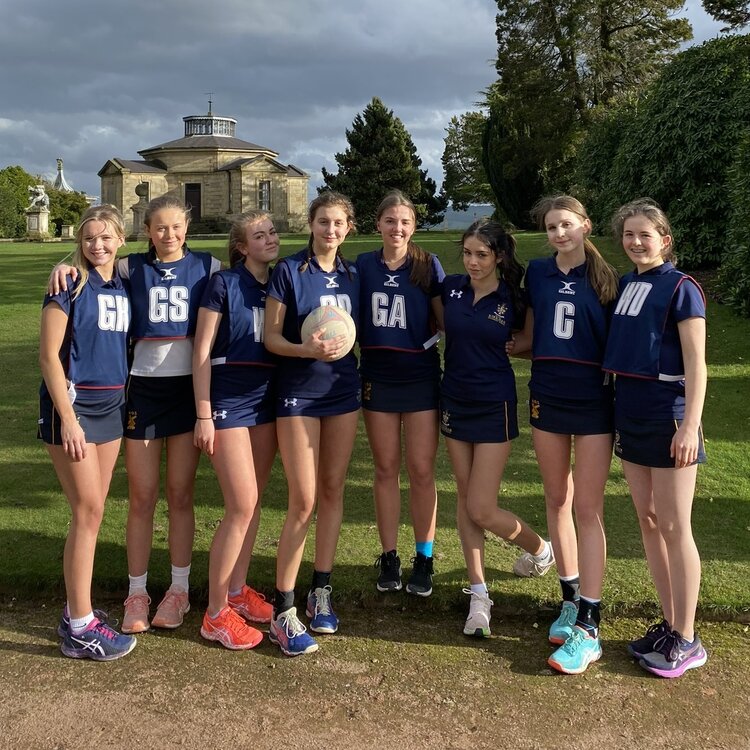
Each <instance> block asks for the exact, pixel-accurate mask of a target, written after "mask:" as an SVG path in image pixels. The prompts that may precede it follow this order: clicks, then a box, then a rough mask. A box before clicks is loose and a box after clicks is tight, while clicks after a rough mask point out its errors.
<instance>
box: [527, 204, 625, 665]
mask: <svg viewBox="0 0 750 750" xmlns="http://www.w3.org/2000/svg"><path fill="white" fill-rule="evenodd" d="M533 215H534V216H535V218H536V219H537V221H538V223H539V227H540V228H541V229H544V230H545V231H546V233H547V241H548V242H549V244H550V246H551V247H552V249H553V250H554V251H555V252H554V255H553V256H552V257H551V258H539V259H537V260H532V261H531V262H530V263H529V266H528V268H527V270H526V280H525V286H526V294H527V299H528V304H529V308H528V310H527V313H526V324H525V326H524V331H523V333H522V334H519V335H518V336H517V337H516V340H515V347H514V350H513V351H514V353H520V352H521V351H524V350H527V349H528V348H529V347H531V349H532V364H531V382H530V383H529V389H530V398H529V413H530V423H531V434H532V438H533V442H534V450H535V452H536V456H537V462H538V464H539V471H540V473H541V475H542V482H543V484H544V499H545V505H546V508H547V527H548V529H549V533H550V538H551V541H552V547H553V549H554V551H555V563H556V565H557V571H558V575H559V576H560V587H561V589H562V599H563V602H562V606H561V610H560V616H559V617H558V618H557V619H556V620H555V622H553V623H552V625H551V627H550V630H549V640H550V642H551V643H555V644H557V645H560V648H559V649H557V650H556V651H555V652H554V653H553V654H552V655H551V656H550V658H549V660H548V663H549V664H550V666H552V667H553V668H554V669H556V670H558V671H560V672H564V673H566V674H579V673H581V672H583V671H585V670H586V667H587V666H588V665H589V664H590V663H591V662H592V661H596V660H597V659H599V657H600V656H601V653H602V650H601V645H600V641H599V621H600V609H601V592H602V582H603V579H604V566H605V562H606V558H607V551H606V540H605V536H604V518H603V516H604V487H605V484H606V482H607V476H608V474H609V466H610V463H611V461H612V433H613V430H614V427H613V413H612V408H613V407H612V400H613V390H612V386H611V383H610V382H609V378H606V377H605V375H604V373H602V370H601V364H602V360H603V358H604V347H605V345H606V342H607V329H608V324H609V316H610V312H611V302H612V301H613V300H614V298H615V296H616V295H617V273H616V272H615V270H614V269H613V268H612V267H611V266H610V265H609V264H608V263H607V262H606V261H605V260H604V258H602V256H601V254H600V253H599V251H598V250H597V249H596V247H595V246H594V244H593V243H592V242H591V240H589V239H588V235H589V233H590V232H591V221H590V220H589V218H588V216H587V214H586V209H585V208H584V207H583V206H582V205H581V203H580V202H579V201H578V200H576V199H575V198H573V197H571V196H569V195H557V196H551V197H547V198H543V199H542V200H541V201H540V202H539V203H538V204H537V205H536V206H535V207H534V209H533ZM574 445H575V466H574V468H573V469H571V458H572V456H571V454H572V451H573V446H574ZM574 510H575V523H574V521H573V511H574ZM576 526H577V527H578V534H577V535H576ZM579 566H580V577H579ZM513 571H514V572H515V573H516V575H521V576H528V575H534V574H536V573H537V567H536V566H535V565H534V564H533V561H532V560H531V559H530V557H529V555H522V556H521V557H520V558H519V559H518V560H517V561H516V564H515V565H514V567H513Z"/></svg>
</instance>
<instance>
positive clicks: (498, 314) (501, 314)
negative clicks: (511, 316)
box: [487, 302, 508, 326]
mask: <svg viewBox="0 0 750 750" xmlns="http://www.w3.org/2000/svg"><path fill="white" fill-rule="evenodd" d="M507 312H508V305H507V304H506V303H505V302H501V303H500V304H499V305H498V306H497V310H495V312H493V313H490V314H489V315H488V316H487V320H494V321H495V323H499V324H500V325H501V326H504V325H505V314H506V313H507Z"/></svg>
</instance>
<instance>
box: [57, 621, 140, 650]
mask: <svg viewBox="0 0 750 750" xmlns="http://www.w3.org/2000/svg"><path fill="white" fill-rule="evenodd" d="M135 643H136V641H135V638H134V637H133V636H132V635H121V634H120V633H118V632H117V631H116V630H112V628H110V627H109V625H107V624H105V623H103V622H102V621H101V620H99V619H97V618H96V617H95V618H94V619H93V620H92V621H91V622H90V623H89V626H88V627H87V628H86V630H84V631H83V632H82V633H77V634H76V633H73V632H72V631H71V630H70V629H68V632H67V633H65V636H64V637H63V641H62V644H61V645H60V651H62V652H63V654H65V656H69V657H70V658H71V659H93V660H94V661H112V660H114V659H119V658H120V657H122V656H125V655H126V654H129V653H130V652H131V651H132V650H133V649H134V648H135Z"/></svg>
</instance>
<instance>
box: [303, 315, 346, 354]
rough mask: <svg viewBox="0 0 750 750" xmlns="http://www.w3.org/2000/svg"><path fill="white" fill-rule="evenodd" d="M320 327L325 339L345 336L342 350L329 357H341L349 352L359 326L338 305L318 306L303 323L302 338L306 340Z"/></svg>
mask: <svg viewBox="0 0 750 750" xmlns="http://www.w3.org/2000/svg"><path fill="white" fill-rule="evenodd" d="M320 329H323V335H322V336H321V337H320V338H321V339H322V340H323V341H327V340H328V339H334V338H336V337H337V336H343V337H344V345H343V346H342V347H341V350H340V351H339V352H337V353H336V355H335V356H332V357H329V359H341V358H342V357H344V356H346V355H347V354H349V352H350V351H351V350H352V347H353V346H354V340H355V339H356V337H357V328H356V326H355V325H354V321H353V320H352V316H351V315H349V313H348V312H347V311H346V310H344V308H343V307H337V306H336V305H323V307H316V308H315V309H314V310H313V311H312V312H311V313H310V314H309V315H308V316H307V317H306V318H305V320H304V322H303V323H302V330H301V333H302V340H303V341H306V340H307V339H308V338H310V336H311V335H312V334H313V333H315V332H316V331H318V330H320Z"/></svg>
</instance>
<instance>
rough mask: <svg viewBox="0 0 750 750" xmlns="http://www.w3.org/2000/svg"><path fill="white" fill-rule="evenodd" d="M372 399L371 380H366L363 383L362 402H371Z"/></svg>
mask: <svg viewBox="0 0 750 750" xmlns="http://www.w3.org/2000/svg"><path fill="white" fill-rule="evenodd" d="M371 398H372V383H371V382H370V381H369V380H365V381H364V382H363V383H362V400H363V401H369V400H370V399H371Z"/></svg>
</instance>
